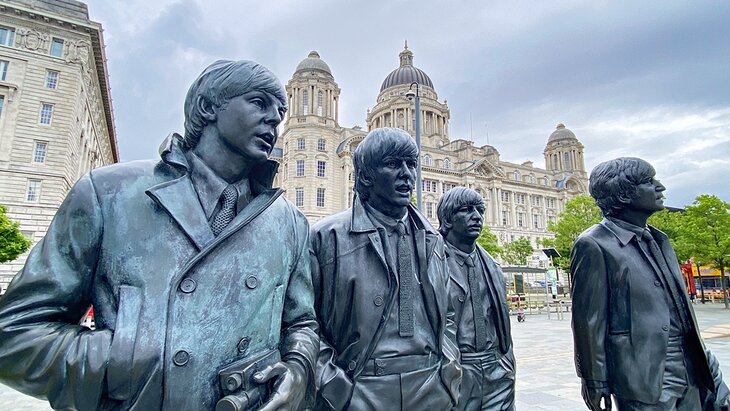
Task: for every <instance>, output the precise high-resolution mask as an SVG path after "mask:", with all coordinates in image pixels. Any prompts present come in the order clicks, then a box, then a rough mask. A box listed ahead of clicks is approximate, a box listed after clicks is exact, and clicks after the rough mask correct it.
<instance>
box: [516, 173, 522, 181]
mask: <svg viewBox="0 0 730 411" xmlns="http://www.w3.org/2000/svg"><path fill="white" fill-rule="evenodd" d="M514 178H515V181H520V180H521V179H522V175H520V172H519V171H515V174H514Z"/></svg>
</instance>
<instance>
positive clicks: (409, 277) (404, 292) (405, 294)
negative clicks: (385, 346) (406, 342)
mask: <svg viewBox="0 0 730 411" xmlns="http://www.w3.org/2000/svg"><path fill="white" fill-rule="evenodd" d="M396 230H398V279H399V282H400V287H399V289H398V302H399V303H400V311H399V313H398V334H399V335H400V336H401V337H413V296H412V293H413V280H414V274H413V266H412V264H411V247H410V243H409V242H408V236H407V235H406V225H405V224H404V223H403V221H399V222H398V226H397V227H396Z"/></svg>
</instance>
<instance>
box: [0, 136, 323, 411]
mask: <svg viewBox="0 0 730 411" xmlns="http://www.w3.org/2000/svg"><path fill="white" fill-rule="evenodd" d="M161 156H162V161H137V162H130V163H126V164H118V165H112V166H109V167H103V168H100V169H96V170H94V171H92V172H91V173H90V174H87V175H85V176H84V177H82V178H81V179H80V180H79V181H78V183H77V184H76V185H75V186H74V187H73V188H72V189H71V191H70V192H69V194H68V196H67V198H66V199H65V201H64V202H63V204H62V205H61V207H60V208H59V210H58V212H57V214H56V216H55V218H54V219H53V222H52V223H51V225H50V227H49V229H48V233H47V235H46V236H45V238H44V239H43V240H42V241H41V242H40V243H39V244H38V245H37V246H36V247H35V248H34V249H33V250H32V252H31V253H30V255H29V257H28V260H27V263H26V265H25V267H24V268H23V270H22V271H21V272H20V273H19V274H18V275H17V276H16V277H15V279H14V280H13V282H12V283H11V285H10V286H9V288H8V291H7V293H6V294H5V295H4V296H3V297H2V298H0V380H2V382H3V383H5V384H7V385H10V386H12V387H14V388H16V389H18V390H20V391H23V392H25V393H27V394H31V395H34V396H37V397H41V398H47V399H48V400H49V402H50V404H51V406H52V407H53V408H57V409H78V410H94V409H102V410H107V409H125V410H126V409H130V410H145V411H148V410H160V409H164V410H174V411H181V410H203V409H211V410H212V409H213V408H214V407H215V402H216V401H217V400H218V399H219V398H220V396H221V395H222V394H221V389H220V383H219V381H218V375H217V371H218V370H219V369H220V368H223V367H224V366H226V365H230V364H232V363H234V362H236V361H246V359H247V358H249V357H252V356H254V355H256V354H258V353H261V352H263V351H266V350H272V349H280V351H281V354H282V357H283V358H285V359H287V358H290V359H292V358H295V359H296V361H300V362H301V363H302V365H304V366H305V368H308V369H309V372H310V373H312V372H313V365H314V362H315V360H316V354H317V350H318V336H317V325H316V320H315V314H314V309H313V290H312V283H311V274H310V266H309V258H308V239H309V235H308V234H309V229H308V224H307V221H306V219H305V218H304V216H303V215H302V214H301V213H300V212H299V211H298V210H297V209H296V207H294V206H293V205H292V204H291V203H289V202H288V201H287V200H285V199H284V198H283V197H282V196H281V194H282V191H281V190H277V189H271V188H270V187H271V186H270V182H271V179H272V178H273V171H275V168H272V164H270V163H267V166H266V167H265V168H263V169H262V170H259V171H260V172H261V175H257V176H252V178H251V183H252V184H251V185H252V189H253V192H254V193H255V194H257V195H256V196H255V197H254V198H253V200H251V202H250V203H249V204H248V206H246V207H245V208H244V209H243V210H241V211H240V212H239V213H238V215H236V217H235V218H234V220H233V221H232V222H231V223H230V224H229V225H228V226H227V227H226V228H225V229H224V231H223V232H222V233H221V234H220V235H219V236H217V237H214V236H213V233H212V231H211V229H210V226H209V224H208V221H207V219H206V217H205V214H204V212H203V210H202V207H201V205H200V202H199V200H198V196H197V194H196V192H195V189H194V187H193V185H192V183H191V180H190V178H189V175H188V172H189V165H188V163H187V161H186V157H185V154H184V148H183V146H182V144H181V138H180V137H179V136H178V135H174V134H173V135H171V136H170V137H168V139H167V140H166V142H165V143H163V146H162V147H161ZM267 186H268V188H267ZM91 304H93V306H94V314H95V320H96V329H95V330H89V329H86V328H84V327H81V326H79V325H78V323H79V320H80V319H81V317H82V316H83V314H84V313H85V311H86V310H87V309H88V307H89V306H90V305H91Z"/></svg>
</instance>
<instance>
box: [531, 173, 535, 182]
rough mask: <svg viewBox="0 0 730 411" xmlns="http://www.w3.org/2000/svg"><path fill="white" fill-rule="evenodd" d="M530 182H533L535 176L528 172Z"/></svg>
mask: <svg viewBox="0 0 730 411" xmlns="http://www.w3.org/2000/svg"><path fill="white" fill-rule="evenodd" d="M530 182H531V183H532V184H535V176H533V175H532V174H530Z"/></svg>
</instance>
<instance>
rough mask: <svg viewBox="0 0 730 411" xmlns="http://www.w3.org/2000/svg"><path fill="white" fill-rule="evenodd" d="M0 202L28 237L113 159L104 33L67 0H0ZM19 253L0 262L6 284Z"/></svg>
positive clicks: (37, 235)
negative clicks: (93, 171) (82, 178)
mask: <svg viewBox="0 0 730 411" xmlns="http://www.w3.org/2000/svg"><path fill="white" fill-rule="evenodd" d="M0 100H2V101H1V102H0V103H1V105H0V204H4V205H6V206H8V214H9V216H10V218H12V219H14V220H16V221H20V229H21V230H22V231H23V233H25V234H26V235H27V236H28V237H30V238H32V239H33V241H34V243H35V242H36V241H38V240H40V239H41V238H42V237H43V236H44V235H45V233H46V228H47V227H48V224H50V221H51V219H52V218H53V215H54V214H55V213H56V210H57V208H58V206H59V205H60V204H61V201H63V199H64V198H65V197H66V194H67V193H68V190H69V189H70V188H71V186H73V184H74V183H75V182H76V180H77V179H78V178H79V177H80V176H81V175H83V174H84V173H86V172H88V171H89V170H91V169H92V168H95V167H99V166H102V165H107V164H111V163H114V162H117V161H118V160H119V153H118V150H117V143H116V133H115V130H114V117H113V112H112V102H111V96H110V92H109V85H108V74H107V66H106V56H105V55H104V39H103V35H102V28H101V25H100V24H99V23H96V22H93V21H91V20H89V14H88V9H87V6H86V5H85V4H84V3H81V2H79V1H74V0H43V1H39V0H5V1H0ZM24 262H25V255H23V256H21V257H20V258H18V259H17V260H15V261H13V262H10V263H5V264H1V265H0V287H2V290H4V289H5V287H6V286H7V283H8V282H9V281H10V280H11V279H12V276H13V275H14V274H15V273H16V272H17V271H18V270H19V269H20V268H22V266H23V263H24Z"/></svg>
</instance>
